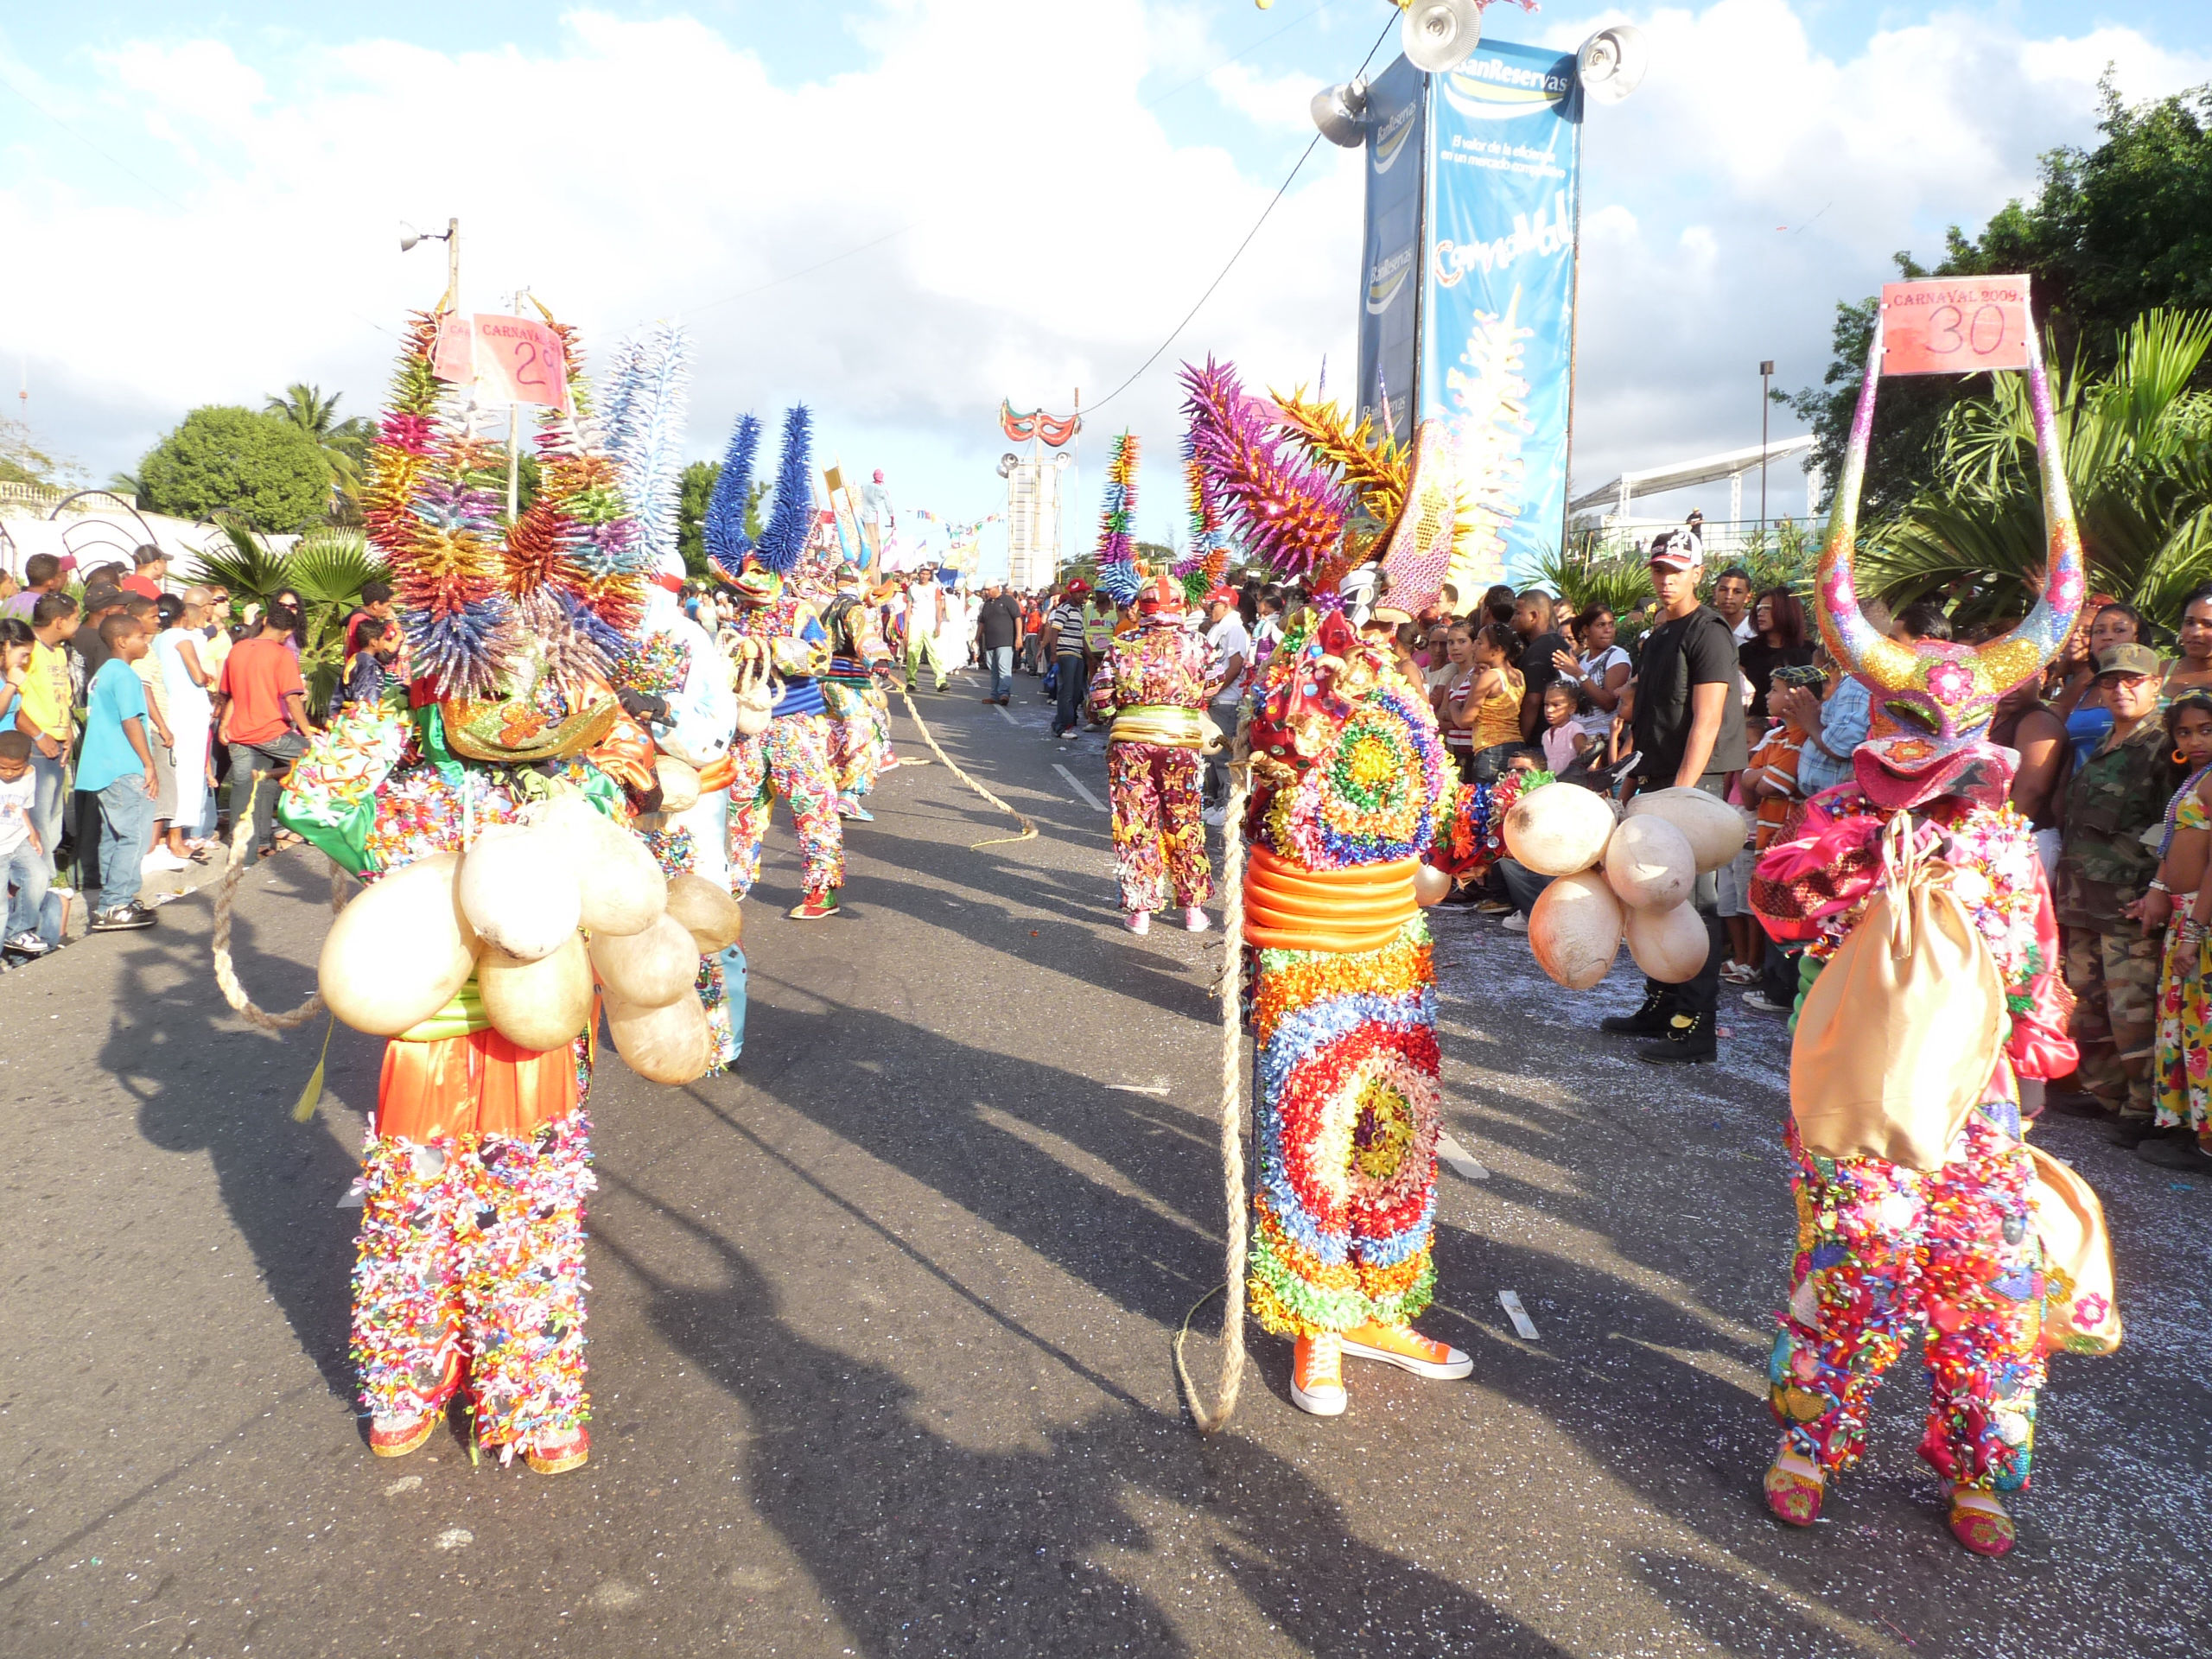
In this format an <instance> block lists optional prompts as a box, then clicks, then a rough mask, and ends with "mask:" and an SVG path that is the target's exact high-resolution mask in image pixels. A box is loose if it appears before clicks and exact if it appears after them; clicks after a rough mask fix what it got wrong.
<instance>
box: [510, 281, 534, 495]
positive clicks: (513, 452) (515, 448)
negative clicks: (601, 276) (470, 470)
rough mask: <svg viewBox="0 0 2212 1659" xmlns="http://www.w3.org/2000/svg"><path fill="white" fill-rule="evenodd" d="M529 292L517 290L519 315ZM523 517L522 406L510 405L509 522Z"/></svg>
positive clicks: (516, 300) (516, 303)
mask: <svg viewBox="0 0 2212 1659" xmlns="http://www.w3.org/2000/svg"><path fill="white" fill-rule="evenodd" d="M529 292H530V290H529V289H526V288H518V289H516V290H515V301H514V309H515V312H516V314H517V315H520V314H521V311H522V300H523V296H524V295H525V294H527V293H529ZM521 516H522V405H521V404H508V405H507V522H508V523H509V524H512V523H514V521H515V520H516V519H517V518H520V517H521Z"/></svg>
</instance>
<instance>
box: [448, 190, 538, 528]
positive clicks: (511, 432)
mask: <svg viewBox="0 0 2212 1659" xmlns="http://www.w3.org/2000/svg"><path fill="white" fill-rule="evenodd" d="M453 223H454V225H456V226H458V225H459V224H460V223H461V221H460V220H459V219H454V221H453ZM456 257H458V256H456ZM455 270H456V271H457V270H459V267H458V265H456V266H455ZM529 294H530V290H529V289H526V288H518V289H516V290H515V302H514V304H513V305H512V307H511V308H510V309H511V310H512V311H513V313H514V314H515V315H517V316H520V315H522V302H523V301H524V299H525V298H527V297H528V296H529ZM522 411H523V406H522V405H521V404H508V405H507V522H508V523H509V524H512V523H514V521H515V520H516V519H517V518H520V517H521V516H522Z"/></svg>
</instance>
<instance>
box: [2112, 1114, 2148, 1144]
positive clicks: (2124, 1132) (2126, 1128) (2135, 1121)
mask: <svg viewBox="0 0 2212 1659" xmlns="http://www.w3.org/2000/svg"><path fill="white" fill-rule="evenodd" d="M2154 1127H2156V1126H2155V1122H2154V1120H2153V1119H2152V1116H2151V1115H2150V1114H2149V1113H2147V1112H2146V1113H2145V1114H2144V1115H2143V1116H2140V1117H2137V1116H2134V1115H2133V1114H2132V1113H2122V1114H2121V1115H2120V1116H2118V1117H2116V1118H2114V1119H2113V1124H2112V1128H2110V1129H2109V1130H2108V1131H2107V1132H2106V1135H2105V1139H2106V1140H2107V1141H2111V1142H2112V1143H2113V1145H2114V1146H2115V1147H2126V1149H2127V1150H2128V1151H2130V1152H2133V1151H2134V1150H2135V1148H2136V1147H2139V1146H2140V1145H2141V1144H2142V1143H2143V1142H2144V1141H2145V1140H2147V1139H2149V1137H2150V1135H2151V1132H2152V1128H2154Z"/></svg>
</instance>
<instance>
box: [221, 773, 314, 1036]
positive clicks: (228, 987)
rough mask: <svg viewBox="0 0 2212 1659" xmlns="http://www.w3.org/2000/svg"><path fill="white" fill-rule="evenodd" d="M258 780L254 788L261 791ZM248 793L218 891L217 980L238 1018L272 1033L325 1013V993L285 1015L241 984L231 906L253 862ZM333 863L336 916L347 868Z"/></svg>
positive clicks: (250, 803)
mask: <svg viewBox="0 0 2212 1659" xmlns="http://www.w3.org/2000/svg"><path fill="white" fill-rule="evenodd" d="M260 787H261V785H260V784H259V783H258V782H257V783H256V784H255V785H254V786H253V788H254V790H255V791H257V790H259V789H260ZM251 793H252V791H249V792H248V798H247V801H246V804H245V810H242V811H240V812H239V814H238V827H237V829H234V830H232V833H231V859H230V862H229V864H227V865H226V867H225V868H224V870H223V880H222V885H221V886H220V887H217V888H216V890H215V983H216V984H218V985H219V986H221V987H222V989H223V1001H226V1002H227V1003H229V1004H230V1005H231V1007H233V1008H235V1009H236V1010H237V1011H238V1017H239V1018H240V1019H242V1020H245V1022H246V1024H248V1025H250V1026H251V1027H254V1029H256V1030H257V1031H265V1032H268V1033H270V1034H271V1035H272V1036H273V1035H275V1034H276V1033H279V1032H285V1031H297V1030H298V1029H299V1028H300V1027H302V1026H304V1025H305V1024H307V1022H308V1020H312V1019H314V1018H315V1016H316V1015H317V1014H321V1012H322V993H321V991H316V992H315V994H314V995H311V996H309V997H308V1000H307V1001H304V1002H302V1003H301V1004H300V1006H299V1007H296V1008H293V1009H291V1010H289V1012H287V1013H283V1014H271V1013H270V1012H269V1011H268V1010H267V1009H266V1008H262V1007H256V1006H255V1004H254V1001H253V999H252V998H251V997H250V996H248V995H246V994H245V986H243V985H241V984H239V983H238V969H237V968H236V967H235V966H233V965H232V961H231V907H232V905H233V904H234V903H235V902H236V900H237V897H238V882H239V880H241V879H242V878H243V877H244V876H245V872H246V866H247V865H248V864H249V863H251V861H252V859H251V851H252V847H253V802H252V799H251ZM329 862H330V909H331V913H332V914H333V915H335V914H336V913H337V912H339V911H340V910H342V909H344V908H345V906H346V871H345V869H344V868H343V867H342V866H340V863H339V862H338V861H337V860H336V859H331V860H330V861H329Z"/></svg>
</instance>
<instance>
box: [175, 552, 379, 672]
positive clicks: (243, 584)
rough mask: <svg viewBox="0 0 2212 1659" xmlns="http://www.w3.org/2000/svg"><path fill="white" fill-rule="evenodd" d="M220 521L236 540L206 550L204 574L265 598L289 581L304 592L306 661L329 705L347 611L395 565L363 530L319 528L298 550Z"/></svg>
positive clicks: (235, 593)
mask: <svg viewBox="0 0 2212 1659" xmlns="http://www.w3.org/2000/svg"><path fill="white" fill-rule="evenodd" d="M219 528H220V529H221V531H222V532H223V535H224V537H225V538H226V541H227V542H228V543H229V545H228V546H227V547H221V546H219V547H215V548H210V549H207V550H202V552H201V553H200V569H199V572H198V574H199V575H200V578H201V579H202V580H204V581H207V582H220V583H222V585H223V586H224V587H226V588H229V589H230V591H231V594H232V597H233V598H237V599H249V598H251V599H257V600H259V601H261V602H262V604H263V605H264V606H266V605H267V604H268V603H269V601H270V600H271V599H273V598H274V597H275V596H276V595H277V594H278V593H280V592H282V591H283V589H285V588H290V589H292V590H293V591H295V592H296V593H297V594H299V596H300V598H301V600H302V602H303V608H304V610H305V612H306V614H305V615H303V616H302V618H301V619H300V636H301V638H300V669H301V671H302V673H303V674H304V675H305V676H306V677H307V680H308V691H309V694H310V696H312V698H313V699H314V702H315V707H317V708H321V706H322V704H323V703H324V702H327V700H328V696H329V693H330V690H331V688H332V687H333V686H334V685H335V684H336V683H337V681H338V672H339V668H340V658H341V657H342V656H343V654H344V652H345V645H346V616H347V615H348V614H349V613H351V612H352V611H353V608H354V607H356V606H357V605H359V603H360V602H361V588H362V587H363V585H364V584H365V583H367V582H379V581H383V580H385V578H386V576H387V575H389V574H390V573H389V572H388V571H387V570H386V569H385V566H384V564H383V563H382V561H380V560H379V559H378V557H377V556H376V555H375V553H374V552H373V551H372V550H371V549H370V547H369V544H368V541H367V539H366V538H365V537H363V536H362V534H361V533H360V532H359V531H348V530H311V531H308V533H307V534H306V535H304V536H302V537H301V538H300V539H299V541H298V543H296V545H295V546H294V547H293V548H292V550H291V551H290V552H289V553H278V552H277V551H275V550H272V549H271V548H270V546H269V545H268V543H265V542H264V541H263V540H262V539H261V538H260V537H257V536H256V535H254V534H253V532H252V531H248V530H245V529H242V528H241V527H239V526H238V525H236V524H223V525H221V526H220V527H219Z"/></svg>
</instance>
